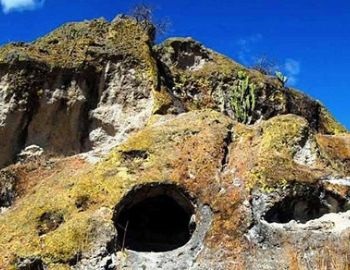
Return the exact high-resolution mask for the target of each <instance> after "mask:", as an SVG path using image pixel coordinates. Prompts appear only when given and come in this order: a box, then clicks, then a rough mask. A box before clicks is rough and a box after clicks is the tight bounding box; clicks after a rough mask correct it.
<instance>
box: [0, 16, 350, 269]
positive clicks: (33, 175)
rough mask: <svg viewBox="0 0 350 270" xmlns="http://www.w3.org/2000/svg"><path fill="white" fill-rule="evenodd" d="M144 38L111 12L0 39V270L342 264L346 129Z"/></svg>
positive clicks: (293, 94)
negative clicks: (28, 36) (28, 39)
mask: <svg viewBox="0 0 350 270" xmlns="http://www.w3.org/2000/svg"><path fill="white" fill-rule="evenodd" d="M152 38H153V32H152V29H151V28H149V27H146V28H145V27H144V25H142V23H141V24H140V23H138V22H136V21H135V20H134V19H132V18H129V17H125V16H120V17H118V18H117V19H115V20H114V21H113V22H111V23H110V22H107V21H105V20H102V19H99V20H93V21H87V22H82V23H72V24H67V25H64V26H62V27H60V28H59V29H57V30H55V31H53V32H52V33H50V34H48V35H47V36H45V37H43V38H40V39H38V40H37V41H35V42H33V43H30V44H25V43H16V44H9V45H6V46H4V47H2V48H0V150H1V151H0V168H3V169H2V170H0V207H1V208H2V209H3V210H4V211H1V213H0V226H1V230H0V247H1V249H0V268H1V269H14V268H15V267H17V268H18V269H58V270H62V269H90V270H100V269H101V270H103V269H167V270H168V269H174V270H175V269H192V270H199V269H201V270H206V269H207V270H209V269H210V270H211V269H347V268H348V267H349V266H350V265H349V261H348V260H347V258H349V256H350V247H349V245H348V244H347V242H348V239H349V235H350V216H349V211H348V210H349V198H350V188H349V187H350V180H349V179H350V175H349V173H350V171H349V160H350V152H349V149H350V140H349V133H348V131H347V130H346V129H345V128H344V127H342V126H341V125H340V124H339V123H338V122H336V120H335V119H334V118H333V117H332V116H331V115H330V113H329V112H328V111H327V110H326V109H325V108H324V107H323V106H322V105H321V104H320V103H319V102H318V101H314V100H313V99H311V98H310V97H308V96H306V95H305V94H303V93H301V92H299V91H297V90H294V89H290V88H288V87H285V86H284V85H283V84H282V83H281V82H280V81H279V80H278V79H276V78H273V77H271V76H265V75H263V74H262V73H260V72H258V71H255V70H249V69H247V68H245V67H243V66H241V65H240V64H238V63H235V62H234V61H232V60H231V59H228V58H226V57H225V56H223V55H220V54H218V53H216V52H214V51H212V50H210V49H207V48H205V47H204V46H203V45H201V44H200V43H199V42H197V41H194V40H193V39H190V38H173V39H169V40H166V41H165V42H164V43H162V44H159V45H156V46H154V44H153V40H152ZM77 154H78V155H77ZM101 158H102V159H101ZM91 161H92V162H91ZM96 161H98V163H97V164H95V162H96ZM16 162H17V163H16ZM4 167H6V168H4ZM165 186H166V187H167V188H164V187H165ZM143 187H147V188H146V189H143ZM140 189H141V190H142V194H141V195H140V196H139V195H137V194H136V193H135V192H136V191H137V190H140ZM179 190H181V192H178V191H179ZM157 204H162V205H161V206H159V207H157ZM128 211H129V212H128ZM157 211H158V212H157ZM167 211H169V213H168V212H167ZM159 212H160V213H161V214H159ZM171 214H173V215H174V216H171ZM164 216H168V217H169V219H170V220H171V222H172V223H176V222H179V224H180V225H181V226H172V224H169V223H167V222H166V221H165V220H161V218H162V217H164ZM130 222H133V223H136V224H129V223H130ZM187 223H188V226H187ZM129 226H130V227H129ZM128 228H129V229H128ZM177 229H179V230H177ZM138 230H139V231H138ZM128 233H133V235H131V236H130V235H128ZM177 236H178V237H179V239H177ZM140 239H141V240H140ZM145 239H146V240H145ZM137 241H140V242H137ZM145 242H146V243H145ZM148 242H150V243H148Z"/></svg>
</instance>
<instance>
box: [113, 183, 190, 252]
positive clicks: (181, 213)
mask: <svg viewBox="0 0 350 270" xmlns="http://www.w3.org/2000/svg"><path fill="white" fill-rule="evenodd" d="M194 214H195V209H194V205H193V204H192V202H191V199H190V197H189V196H188V195H187V194H186V193H185V192H184V191H183V190H181V189H180V188H179V187H178V186H176V185H173V184H159V183H157V184H147V185H141V186H137V187H135V188H134V189H133V190H131V191H130V192H129V193H128V194H127V195H126V196H125V197H124V198H123V199H122V200H121V202H120V203H119V205H118V206H117V207H116V210H115V213H114V217H113V220H114V224H115V226H116V228H117V232H118V236H117V244H118V249H129V250H133V251H138V252H151V251H152V252H165V251H170V250H174V249H176V248H179V247H181V246H183V245H185V244H186V243H187V242H188V241H189V240H190V239H191V236H192V233H193V231H194V230H195V227H196V224H195V222H194V216H193V215H194Z"/></svg>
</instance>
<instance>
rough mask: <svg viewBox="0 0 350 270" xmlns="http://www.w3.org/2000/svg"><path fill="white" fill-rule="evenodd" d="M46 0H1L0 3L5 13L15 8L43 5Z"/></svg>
mask: <svg viewBox="0 0 350 270" xmlns="http://www.w3.org/2000/svg"><path fill="white" fill-rule="evenodd" d="M43 3H44V0H0V4H1V7H2V10H3V12H4V13H9V12H11V11H15V10H19V11H21V10H32V9H35V8H37V7H40V6H42V4H43Z"/></svg>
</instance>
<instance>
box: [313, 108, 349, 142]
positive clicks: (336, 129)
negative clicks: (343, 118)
mask: <svg viewBox="0 0 350 270" xmlns="http://www.w3.org/2000/svg"><path fill="white" fill-rule="evenodd" d="M320 106H321V108H320V121H319V122H320V123H319V125H320V133H324V134H331V135H337V134H341V133H347V132H348V130H347V129H346V128H345V127H344V126H343V125H341V124H340V123H339V122H338V121H336V120H335V118H334V117H333V116H332V115H331V114H330V112H329V111H328V110H327V109H326V108H325V107H324V106H323V105H322V104H321V105H320Z"/></svg>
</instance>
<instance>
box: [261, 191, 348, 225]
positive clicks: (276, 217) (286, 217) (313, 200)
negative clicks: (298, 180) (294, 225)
mask: <svg viewBox="0 0 350 270" xmlns="http://www.w3.org/2000/svg"><path fill="white" fill-rule="evenodd" d="M347 210H349V204H348V201H347V200H346V199H345V198H343V197H341V196H339V195H337V194H335V193H332V192H330V191H326V190H324V189H321V188H317V187H300V188H298V190H297V191H294V193H293V195H288V196H286V197H285V198H284V199H283V200H281V201H279V202H277V203H276V204H275V205H274V206H273V207H272V208H270V209H269V210H268V211H267V212H266V214H265V217H264V218H265V220H266V221H267V222H270V223H272V222H276V223H288V222H289V221H291V220H295V221H297V222H300V223H306V222H308V221H309V220H313V219H317V218H320V217H321V216H323V215H325V214H328V213H339V212H345V211H347Z"/></svg>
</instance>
